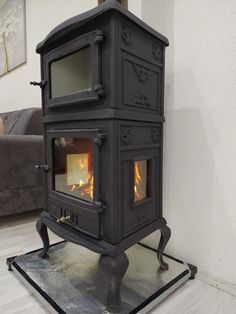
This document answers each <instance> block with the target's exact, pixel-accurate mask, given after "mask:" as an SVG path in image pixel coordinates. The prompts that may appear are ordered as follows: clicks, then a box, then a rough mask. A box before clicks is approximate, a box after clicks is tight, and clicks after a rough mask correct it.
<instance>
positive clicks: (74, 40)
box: [32, 0, 170, 311]
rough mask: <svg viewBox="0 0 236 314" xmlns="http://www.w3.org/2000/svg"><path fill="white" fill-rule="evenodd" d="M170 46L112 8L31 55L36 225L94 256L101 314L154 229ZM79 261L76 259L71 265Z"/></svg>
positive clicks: (71, 23)
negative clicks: (36, 104)
mask: <svg viewBox="0 0 236 314" xmlns="http://www.w3.org/2000/svg"><path fill="white" fill-rule="evenodd" d="M166 46H168V40H167V39H166V38H165V37H164V36H162V35H161V34H159V33H157V32H156V31H154V30H153V29H151V28H150V27H149V26H147V25H146V24H144V23H143V22H142V21H140V20H139V19H138V18H136V17H135V16H134V15H132V14H131V13H130V12H129V11H127V10H126V9H124V8H122V7H121V6H120V5H119V4H118V3H117V2H116V1H112V0H111V1H107V2H106V3H103V4H101V5H99V6H98V7H96V8H95V9H93V10H91V11H88V12H86V13H84V14H81V15H78V16H76V17H73V18H71V19H69V20H68V21H66V22H64V23H62V24H61V25H59V26H57V27H56V28H55V29H54V30H52V32H51V33H49V35H48V36H47V37H46V39H45V40H44V41H42V42H41V43H40V44H39V45H38V46H37V52H38V53H39V54H40V55H41V76H42V81H41V82H40V83H37V82H32V84H33V85H39V86H40V87H41V88H42V105H43V121H44V138H45V165H42V166H40V168H42V169H43V170H45V180H46V206H45V207H46V210H45V211H44V212H43V213H42V214H41V216H40V218H39V220H38V222H37V230H38V232H39V235H40V236H41V238H42V241H43V245H44V248H43V250H42V252H41V254H40V255H41V257H45V256H46V254H47V252H48V250H49V239H48V234H47V227H49V228H50V229H51V230H52V231H53V232H55V233H56V234H57V235H59V236H61V237H62V238H64V239H66V240H68V241H71V242H73V243H76V244H79V245H82V246H84V247H87V248H88V249H90V250H92V251H94V252H96V253H99V254H100V255H101V257H100V260H99V261H100V263H101V266H102V268H103V270H104V274H105V278H106V281H107V286H108V290H107V308H108V309H109V310H113V311H117V310H119V307H120V285H121V281H122V278H123V276H124V275H125V272H126V269H127V267H128V259H127V256H126V254H125V250H126V249H128V248H129V247H130V246H132V245H133V244H135V243H136V242H138V241H140V240H141V239H143V238H144V237H146V236H147V235H149V234H150V233H152V232H153V231H155V230H157V229H160V231H161V240H160V243H159V247H158V254H157V255H158V256H157V257H158V259H159V262H160V267H161V268H162V269H164V270H165V269H168V265H167V264H166V263H165V262H164V261H163V258H162V254H163V250H164V248H165V246H166V243H167V241H168V239H169V237H170V229H169V228H168V227H167V225H166V221H165V219H164V218H163V214H162V158H163V157H162V151H163V122H164V115H163V113H164V107H163V99H164V62H165V59H164V56H165V47H166ZM78 258H79V257H78Z"/></svg>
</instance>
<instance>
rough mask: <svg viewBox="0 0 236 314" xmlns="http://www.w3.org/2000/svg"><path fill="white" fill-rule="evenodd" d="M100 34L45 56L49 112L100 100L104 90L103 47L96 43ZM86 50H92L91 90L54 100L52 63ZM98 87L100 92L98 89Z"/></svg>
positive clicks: (68, 44) (64, 46)
mask: <svg viewBox="0 0 236 314" xmlns="http://www.w3.org/2000/svg"><path fill="white" fill-rule="evenodd" d="M98 32H99V31H98V30H96V31H93V32H90V33H87V34H85V35H83V36H80V37H77V38H75V39H73V40H72V41H69V42H67V43H65V44H64V45H61V46H60V47H58V48H56V49H54V50H52V51H50V52H49V53H48V54H46V55H45V57H44V58H45V60H44V62H43V64H45V69H44V71H45V80H46V86H45V100H46V102H45V103H46V104H47V106H48V109H49V110H50V109H51V110H53V109H57V108H58V107H68V106H70V105H75V104H83V103H90V102H94V101H98V100H99V98H100V97H99V92H100V91H101V89H102V81H101V77H102V74H101V71H102V67H101V64H102V45H100V44H99V43H97V42H96V37H97V36H98ZM86 48H89V49H90V58H91V61H90V62H91V66H90V68H91V87H90V88H89V89H86V90H80V91H77V92H74V93H72V94H67V95H64V96H60V97H54V98H52V93H51V90H52V84H51V79H52V77H51V65H52V63H54V62H56V61H58V60H61V59H63V58H66V57H68V56H70V55H72V54H74V53H76V52H78V51H80V50H82V49H86ZM98 86H99V90H98V89H97V87H98Z"/></svg>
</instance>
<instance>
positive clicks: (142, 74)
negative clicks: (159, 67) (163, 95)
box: [132, 62, 151, 83]
mask: <svg viewBox="0 0 236 314" xmlns="http://www.w3.org/2000/svg"><path fill="white" fill-rule="evenodd" d="M132 64H133V67H134V70H135V73H136V75H137V76H138V78H139V81H140V82H141V83H146V82H147V81H148V80H149V79H150V77H151V70H149V69H147V68H145V67H143V66H142V65H139V64H137V63H134V62H132Z"/></svg>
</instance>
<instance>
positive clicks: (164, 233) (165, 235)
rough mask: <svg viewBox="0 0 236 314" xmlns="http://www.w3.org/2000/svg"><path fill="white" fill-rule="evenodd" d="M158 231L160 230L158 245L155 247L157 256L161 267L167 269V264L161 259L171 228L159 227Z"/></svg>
mask: <svg viewBox="0 0 236 314" xmlns="http://www.w3.org/2000/svg"><path fill="white" fill-rule="evenodd" d="M160 231H161V239H160V242H159V246H158V249H157V258H158V261H159V263H160V267H161V269H163V270H167V269H169V265H168V264H167V263H166V262H164V261H163V252H164V249H165V247H166V244H167V242H168V241H169V238H170V235H171V230H170V228H169V227H168V226H164V227H162V228H161V230H160Z"/></svg>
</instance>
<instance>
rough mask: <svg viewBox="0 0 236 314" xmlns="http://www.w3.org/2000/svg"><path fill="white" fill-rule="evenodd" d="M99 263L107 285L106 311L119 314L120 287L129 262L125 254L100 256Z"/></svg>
mask: <svg viewBox="0 0 236 314" xmlns="http://www.w3.org/2000/svg"><path fill="white" fill-rule="evenodd" d="M99 263H100V265H101V266H102V269H103V273H104V276H105V279H106V283H107V302H106V307H107V310H109V311H112V312H119V311H120V310H121V297H120V286H121V282H122V279H123V277H124V275H125V273H126V270H127V268H128V266H129V260H128V258H127V256H126V254H125V253H122V254H121V255H119V256H117V257H111V256H107V255H101V256H100V259H99Z"/></svg>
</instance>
